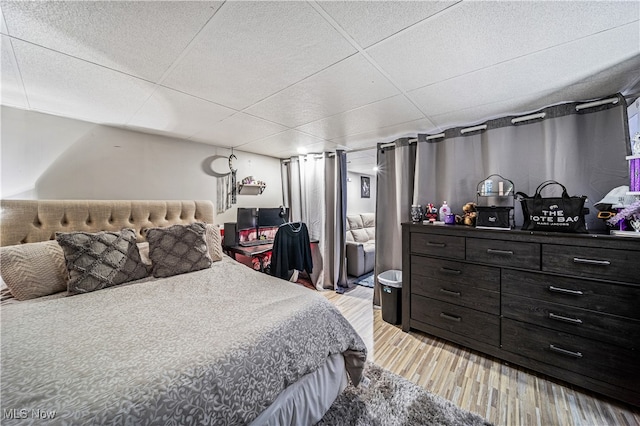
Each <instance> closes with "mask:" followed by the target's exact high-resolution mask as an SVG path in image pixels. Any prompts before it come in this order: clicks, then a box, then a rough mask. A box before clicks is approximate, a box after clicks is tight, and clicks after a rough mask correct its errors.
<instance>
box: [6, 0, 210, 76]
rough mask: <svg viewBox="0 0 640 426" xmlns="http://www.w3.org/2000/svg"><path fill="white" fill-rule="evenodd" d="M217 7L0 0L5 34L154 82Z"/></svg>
mask: <svg viewBox="0 0 640 426" xmlns="http://www.w3.org/2000/svg"><path fill="white" fill-rule="evenodd" d="M221 4H222V2H172V1H169V2H144V1H125V2H116V1H97V2H95V1H84V2H83V1H79V2H77V1H60V2H58V1H43V2H25V1H3V2H2V6H3V11H4V14H5V18H6V20H7V26H8V29H9V32H10V35H12V36H14V37H17V38H20V39H23V40H26V41H30V42H32V43H34V44H38V45H41V46H44V47H48V48H50V49H53V50H57V51H60V52H63V53H66V54H68V55H71V56H75V57H78V58H81V59H85V60H87V61H90V62H94V63H97V64H100V65H104V66H106V67H109V68H113V69H116V70H119V71H122V72H125V73H129V74H132V75H135V76H139V77H142V78H145V79H148V80H151V81H154V82H155V81H157V80H158V79H159V78H160V77H161V76H162V75H163V73H164V72H165V71H166V70H167V69H168V68H169V66H170V65H171V64H172V63H173V62H174V61H175V60H176V59H177V58H178V56H179V55H180V53H181V52H182V50H184V49H185V47H187V45H188V44H189V42H190V41H191V39H192V38H193V37H194V36H195V35H196V34H197V33H198V31H199V30H200V29H201V28H202V26H203V25H204V24H205V23H206V22H207V20H208V19H209V18H210V17H211V16H212V15H213V14H214V13H215V11H216V10H217V9H218V8H219V7H220V5H221Z"/></svg>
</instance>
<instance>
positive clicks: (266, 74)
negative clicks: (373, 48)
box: [164, 2, 355, 109]
mask: <svg viewBox="0 0 640 426" xmlns="http://www.w3.org/2000/svg"><path fill="white" fill-rule="evenodd" d="M353 53H355V49H354V48H353V47H352V46H351V45H350V44H349V43H348V42H347V41H346V40H345V39H344V38H342V37H341V36H340V34H339V33H338V32H337V31H336V30H335V29H334V28H333V27H331V26H330V25H329V23H327V22H326V21H325V20H324V19H323V18H322V17H321V16H320V15H319V14H318V13H317V12H316V11H315V10H314V9H313V8H312V7H311V6H309V5H308V4H307V3H303V2H227V3H225V4H224V6H223V7H222V8H221V9H220V11H219V12H218V13H217V14H216V16H214V18H213V19H212V20H211V21H210V22H209V24H208V25H207V27H206V28H205V29H204V31H203V33H202V34H201V36H200V37H199V38H198V41H197V42H196V43H194V46H193V48H192V49H191V50H190V51H189V52H188V53H187V54H186V55H185V57H184V58H183V59H182V60H181V61H180V63H179V64H178V65H177V66H176V68H175V69H174V70H173V72H172V73H171V74H170V75H169V77H168V78H167V79H166V80H165V82H164V84H165V85H166V86H169V87H172V88H175V89H178V90H180V91H183V92H186V93H198V94H199V96H200V97H203V98H205V99H208V100H210V101H213V102H216V103H219V104H222V105H226V106H229V107H231V108H234V109H242V108H245V107H247V106H249V105H251V104H253V103H255V102H257V101H259V100H261V99H264V98H266V97H267V96H269V95H272V94H274V93H275V92H277V91H279V90H282V89H284V88H286V87H288V86H290V85H291V84H294V83H296V82H298V81H300V80H302V79H304V78H306V77H308V76H310V75H311V74H313V73H316V72H318V71H320V70H322V69H324V68H326V67H328V66H330V65H331V64H334V63H336V62H338V61H340V60H342V59H344V58H346V57H347V56H350V55H352V54H353Z"/></svg>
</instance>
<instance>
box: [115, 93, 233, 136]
mask: <svg viewBox="0 0 640 426" xmlns="http://www.w3.org/2000/svg"><path fill="white" fill-rule="evenodd" d="M234 112H235V111H234V110H232V109H230V108H226V107H223V106H221V105H217V104H214V103H211V102H208V101H205V100H202V99H199V98H196V97H193V96H190V95H186V94H184V93H181V92H176V91H175V90H171V89H167V88H166V87H158V88H157V89H156V91H155V92H154V93H153V95H152V96H151V98H149V100H147V102H145V104H144V105H143V107H142V108H141V109H140V110H139V111H138V112H137V113H136V114H135V115H134V116H133V118H132V119H131V120H130V121H129V123H127V125H128V126H132V127H138V128H148V129H157V130H162V131H165V132H167V133H168V134H170V135H172V136H178V137H183V138H188V137H190V136H192V135H194V134H195V133H197V132H199V131H201V130H203V128H205V127H206V126H212V125H215V124H216V123H217V122H219V121H221V120H224V119H225V118H227V117H229V116H230V115H232V114H233V113H234Z"/></svg>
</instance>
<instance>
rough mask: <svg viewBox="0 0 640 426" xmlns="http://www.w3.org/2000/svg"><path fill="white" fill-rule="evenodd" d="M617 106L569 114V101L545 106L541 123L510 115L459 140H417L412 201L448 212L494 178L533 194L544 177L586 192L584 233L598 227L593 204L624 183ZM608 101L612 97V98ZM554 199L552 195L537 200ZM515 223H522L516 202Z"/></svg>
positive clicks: (624, 136)
mask: <svg viewBox="0 0 640 426" xmlns="http://www.w3.org/2000/svg"><path fill="white" fill-rule="evenodd" d="M616 96H617V97H618V98H619V102H618V103H617V104H615V105H605V106H599V107H596V108H588V109H584V110H581V111H579V112H577V111H576V108H575V106H576V105H577V104H576V103H569V104H562V105H557V106H552V107H548V108H545V109H543V110H540V111H536V113H540V112H544V113H545V114H546V115H545V118H544V119H537V120H532V121H527V122H523V123H521V124H512V123H511V119H512V118H514V117H504V118H500V119H496V120H491V121H488V122H486V124H487V129H486V130H482V131H477V132H474V133H471V134H468V135H461V133H460V129H461V128H455V129H448V130H447V131H445V137H444V138H440V139H435V141H436V142H430V141H425V139H426V135H418V140H419V143H418V148H417V159H416V174H415V196H414V200H413V201H414V204H421V205H424V204H426V203H433V204H435V205H436V206H437V207H439V206H440V205H441V204H442V202H443V201H445V200H446V201H447V202H448V204H449V205H450V206H451V208H452V210H453V212H454V213H458V214H460V213H461V212H462V205H463V204H465V203H467V202H469V201H476V188H477V185H478V183H479V182H480V181H482V180H483V179H484V178H485V177H487V176H489V175H491V174H494V173H497V174H500V175H502V176H504V177H505V178H507V179H510V180H512V181H513V182H514V185H515V189H516V191H521V192H524V193H526V194H528V195H533V192H534V191H535V188H536V187H537V186H538V185H539V184H540V183H541V182H543V181H545V180H548V179H553V180H556V181H558V182H560V183H562V184H563V185H565V186H566V188H567V191H568V192H569V195H586V196H587V197H588V200H589V201H588V202H587V204H586V207H589V208H590V210H591V214H589V215H587V216H586V219H587V226H588V228H589V230H598V229H604V222H603V221H602V220H600V219H597V218H596V209H595V208H594V207H593V204H594V203H596V202H598V201H599V200H600V199H602V197H603V196H604V195H606V194H607V193H608V192H609V191H610V190H611V189H613V188H615V187H617V186H620V185H628V184H629V178H628V165H627V161H626V160H625V155H628V150H629V132H628V121H627V106H626V103H625V101H624V98H623V97H622V96H620V95H616ZM616 96H614V97H616ZM547 194H549V195H552V194H558V192H557V191H555V190H553V191H549V192H546V191H545V192H543V195H547ZM515 207H516V209H515V214H514V217H515V220H516V226H521V225H522V222H523V217H522V211H521V208H520V204H519V203H518V202H517V201H516V203H515Z"/></svg>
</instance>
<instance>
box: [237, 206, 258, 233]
mask: <svg viewBox="0 0 640 426" xmlns="http://www.w3.org/2000/svg"><path fill="white" fill-rule="evenodd" d="M236 222H237V223H238V224H237V227H238V231H243V230H246V229H256V228H257V227H258V209H256V208H247V207H238V216H237V219H236Z"/></svg>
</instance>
